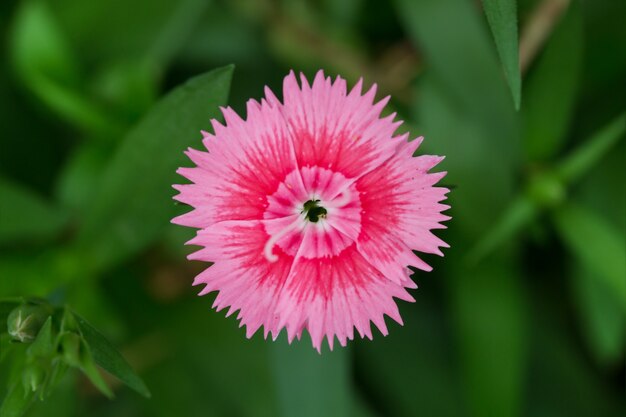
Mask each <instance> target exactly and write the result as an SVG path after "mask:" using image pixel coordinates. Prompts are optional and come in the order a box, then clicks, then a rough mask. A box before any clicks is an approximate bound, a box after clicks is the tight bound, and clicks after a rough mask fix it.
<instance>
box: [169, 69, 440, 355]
mask: <svg viewBox="0 0 626 417" xmlns="http://www.w3.org/2000/svg"><path fill="white" fill-rule="evenodd" d="M301 82H302V87H300V86H299V85H298V82H297V79H296V76H295V75H294V73H293V71H292V72H291V73H290V74H289V75H288V76H287V77H286V78H285V80H284V84H283V94H284V97H283V103H281V102H280V101H279V100H278V99H277V98H276V96H275V95H274V94H273V93H272V92H271V91H270V90H269V88H267V87H266V89H265V95H266V98H265V99H262V100H261V103H258V102H257V101H255V100H250V101H248V105H247V113H248V118H247V120H243V119H241V118H240V117H239V116H238V115H237V114H236V113H235V112H234V111H233V110H232V109H230V108H225V109H222V112H223V114H224V118H225V121H226V125H225V126H224V125H221V124H220V123H218V122H217V121H215V120H213V121H212V123H213V128H214V130H215V134H214V135H212V134H209V133H206V132H203V135H204V139H203V144H204V146H205V147H206V149H207V150H208V152H202V151H197V150H194V149H189V150H188V151H187V155H188V156H189V158H190V159H191V160H192V161H193V162H194V163H195V164H196V167H193V168H180V169H179V170H178V173H179V174H181V175H182V176H184V177H186V178H188V179H189V180H191V181H192V182H193V183H192V184H185V185H176V186H175V188H176V189H177V190H178V191H180V194H178V195H177V196H176V197H175V199H177V200H178V201H181V202H183V203H186V204H189V205H191V206H193V207H194V210H193V211H191V212H189V213H187V214H184V215H182V216H180V217H177V218H175V219H174V220H173V222H174V223H177V224H180V225H184V226H190V227H195V228H198V229H200V230H199V231H198V233H197V236H196V237H195V238H194V239H192V240H191V241H189V242H188V243H189V244H193V245H199V246H202V247H203V249H200V250H199V251H197V252H196V253H194V254H192V255H190V256H189V259H194V260H201V261H210V262H214V265H212V266H211V267H209V268H207V269H206V270H205V271H204V272H202V273H201V274H200V275H198V276H197V277H196V280H195V282H194V285H198V284H204V285H205V287H204V289H203V290H202V291H201V292H200V295H204V294H207V293H209V292H211V291H218V295H217V297H216V299H215V303H214V305H213V306H214V307H216V308H217V310H218V311H220V310H221V309H223V308H226V307H228V308H229V309H228V313H227V315H226V316H230V315H231V314H233V313H234V312H236V311H239V314H238V318H239V319H240V320H241V322H240V326H243V325H245V326H246V328H247V329H246V336H247V337H251V336H252V335H253V334H254V333H255V332H256V331H257V330H258V329H259V328H260V327H261V326H263V328H264V334H265V337H267V335H268V333H271V334H272V337H273V338H274V339H275V338H276V337H277V336H278V334H279V333H280V331H281V330H282V329H283V328H286V329H287V335H288V339H289V342H291V341H292V340H293V338H294V337H298V338H300V335H301V334H302V331H303V330H304V329H307V330H308V332H309V334H310V335H311V339H312V341H313V346H314V347H315V348H316V349H317V350H318V351H319V350H320V349H321V345H322V341H323V339H324V337H326V338H327V340H328V343H329V346H330V348H331V349H332V347H333V341H334V337H335V336H336V337H337V339H338V340H339V343H340V344H341V345H342V346H345V345H346V342H347V340H348V339H350V340H351V339H353V337H354V328H355V327H356V329H357V331H358V332H359V334H360V336H361V337H364V336H367V337H368V338H370V339H371V338H372V331H371V329H370V321H372V322H374V324H375V325H376V326H377V327H378V329H379V330H380V331H381V333H382V334H383V335H386V334H387V327H386V325H385V320H384V317H383V315H384V314H386V315H388V316H389V317H391V318H392V319H394V320H395V321H397V322H398V323H400V324H402V319H401V317H400V314H399V312H398V308H397V306H396V303H395V301H394V297H396V298H399V299H402V300H405V301H414V299H413V298H412V297H411V295H409V293H408V292H407V290H406V289H407V288H416V285H415V284H414V283H413V281H412V280H411V279H410V278H409V275H410V274H411V271H410V270H409V268H408V265H413V266H415V267H417V268H419V269H422V270H425V271H429V270H430V269H431V268H430V267H429V266H428V265H427V264H426V263H425V262H424V261H422V260H421V259H420V258H418V257H417V256H416V255H415V254H414V253H413V251H412V250H417V251H420V252H425V253H433V254H438V255H442V253H441V251H440V250H439V248H440V247H448V246H447V245H446V243H445V242H443V241H442V240H440V239H439V238H437V237H436V236H435V235H433V234H432V233H431V230H432V229H440V228H444V227H445V226H442V225H441V223H440V222H442V221H445V220H448V219H449V217H447V216H445V215H443V214H441V212H442V211H444V210H446V209H447V208H449V207H448V206H446V205H443V204H440V201H442V200H444V199H445V195H446V193H447V192H448V190H447V189H445V188H440V187H434V184H435V183H437V182H438V181H439V180H440V179H441V178H442V177H443V176H444V175H445V173H444V172H439V173H428V171H429V170H430V169H431V168H433V167H434V166H435V165H437V164H438V163H439V162H440V161H441V160H442V159H443V158H442V157H439V156H430V155H422V156H418V157H413V156H412V155H413V153H414V152H415V150H416V149H417V147H418V146H419V144H420V142H421V141H422V138H418V139H417V140H415V141H413V142H407V138H408V134H404V135H401V136H396V137H394V132H395V131H396V129H397V128H398V126H399V125H400V124H401V122H398V121H394V120H393V119H394V117H395V114H392V115H390V116H387V117H384V118H381V117H380V113H381V110H382V109H383V108H384V107H385V105H386V103H387V101H388V99H389V97H387V98H385V99H383V100H381V101H379V102H378V103H375V104H374V102H373V101H374V96H375V93H376V86H375V85H374V86H373V87H372V88H371V89H370V90H369V91H368V92H366V93H365V94H362V93H361V86H362V81H359V82H358V83H357V85H356V86H355V87H354V88H353V89H352V90H351V91H350V92H349V93H347V90H346V82H345V80H343V79H342V78H339V77H337V79H336V80H335V82H334V83H333V82H332V81H331V79H330V78H325V77H324V73H323V72H322V71H320V72H318V73H317V75H316V77H315V80H314V81H313V85H312V86H310V85H309V84H308V82H307V80H306V78H305V77H304V76H301Z"/></svg>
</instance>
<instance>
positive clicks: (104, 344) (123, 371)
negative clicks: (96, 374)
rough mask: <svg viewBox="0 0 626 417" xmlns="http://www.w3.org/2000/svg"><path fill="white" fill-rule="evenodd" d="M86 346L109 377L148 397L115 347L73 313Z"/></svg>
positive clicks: (139, 379)
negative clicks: (113, 377) (111, 376)
mask: <svg viewBox="0 0 626 417" xmlns="http://www.w3.org/2000/svg"><path fill="white" fill-rule="evenodd" d="M74 317H75V318H76V321H77V323H78V326H79V328H80V332H81V334H82V336H83V337H84V339H85V341H86V342H87V345H88V346H89V348H90V350H91V354H93V359H94V360H95V362H96V363H97V364H98V365H99V366H101V367H102V368H103V369H104V370H106V371H107V372H109V373H110V374H111V375H113V376H115V377H117V378H118V379H119V380H120V381H122V382H123V383H125V384H126V385H128V386H129V387H130V388H132V389H134V390H135V391H137V392H138V393H140V394H141V395H143V396H144V397H150V391H149V390H148V387H146V385H145V384H144V382H143V381H142V380H141V378H140V377H139V376H138V375H137V374H136V373H135V371H134V370H133V368H132V367H131V366H130V365H129V364H128V362H126V360H125V359H124V357H123V356H122V355H121V354H120V353H119V352H118V351H117V349H115V347H114V346H113V345H112V344H111V343H110V342H109V341H108V340H107V339H106V338H105V337H104V336H103V335H102V334H101V333H100V332H99V331H98V330H96V329H95V328H94V327H93V326H91V325H90V324H89V323H87V321H86V320H85V319H83V318H82V317H80V316H79V315H77V314H75V313H74Z"/></svg>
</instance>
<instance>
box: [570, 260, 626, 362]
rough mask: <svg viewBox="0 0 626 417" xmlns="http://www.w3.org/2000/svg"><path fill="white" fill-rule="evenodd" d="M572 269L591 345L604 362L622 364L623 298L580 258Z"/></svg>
mask: <svg viewBox="0 0 626 417" xmlns="http://www.w3.org/2000/svg"><path fill="white" fill-rule="evenodd" d="M571 271H572V275H573V276H572V278H573V279H572V280H571V283H570V284H571V287H572V292H573V294H574V299H575V300H576V302H575V303H574V306H575V307H576V309H577V310H578V311H577V312H578V315H579V317H580V321H581V323H582V326H581V327H582V332H583V336H584V337H585V339H586V341H587V345H588V347H589V349H590V350H591V352H592V353H593V355H594V356H595V359H596V360H597V362H598V363H599V364H600V365H602V366H604V367H607V368H609V367H611V366H618V364H619V362H620V360H621V358H622V355H623V353H624V344H625V343H626V314H624V310H623V308H622V306H621V305H620V302H619V299H618V298H617V297H615V294H614V293H613V291H612V290H611V288H609V287H608V286H607V285H605V283H604V282H603V281H602V279H600V278H599V277H598V273H597V272H596V271H593V270H591V269H589V268H588V267H586V266H584V265H581V263H580V262H579V261H577V262H574V263H573V265H572V268H571Z"/></svg>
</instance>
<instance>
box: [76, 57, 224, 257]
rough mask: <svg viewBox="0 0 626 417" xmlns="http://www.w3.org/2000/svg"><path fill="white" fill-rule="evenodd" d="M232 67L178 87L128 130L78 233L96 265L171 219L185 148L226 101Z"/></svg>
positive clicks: (144, 241) (146, 239)
mask: <svg viewBox="0 0 626 417" xmlns="http://www.w3.org/2000/svg"><path fill="white" fill-rule="evenodd" d="M232 73H233V66H227V67H222V68H218V69H216V70H213V71H211V72H208V73H206V74H204V75H201V76H198V77H196V78H193V79H191V80H189V81H188V82H186V83H185V84H184V85H182V86H180V87H178V88H177V89H175V90H174V91H173V92H171V93H170V94H168V95H167V96H166V97H165V98H164V99H162V100H161V101H160V102H159V103H157V104H156V105H155V106H154V108H153V109H152V110H151V111H150V112H149V113H148V114H147V115H146V116H145V117H144V118H143V119H142V120H141V122H140V123H139V124H138V125H137V126H136V127H135V128H134V129H133V130H132V131H131V132H130V133H129V134H128V135H127V137H126V138H125V139H124V141H123V142H122V144H121V145H120V147H119V149H118V150H117V152H116V155H115V156H114V158H113V160H112V162H111V164H110V165H109V167H108V168H107V170H106V172H105V173H104V178H103V180H102V183H101V184H100V187H99V191H98V193H97V196H96V198H95V199H94V201H93V204H92V205H91V209H90V210H88V212H87V215H86V218H85V223H84V227H83V229H82V230H81V232H80V235H79V246H80V247H81V248H85V250H86V252H87V254H86V255H87V256H88V257H89V259H91V260H92V261H93V262H94V265H95V267H96V268H97V269H100V268H105V267H107V266H110V265H113V264H115V263H116V262H119V261H120V260H122V259H125V258H126V257H128V256H130V255H132V254H133V253H136V252H137V251H139V250H141V249H143V248H144V247H145V246H146V245H148V244H150V243H151V242H152V241H153V240H154V239H155V238H156V237H157V236H158V235H159V233H160V232H161V231H162V230H163V228H164V227H165V226H166V225H167V224H168V223H169V220H170V219H171V217H172V215H173V213H174V212H175V205H174V202H173V201H172V196H173V194H174V193H173V191H172V188H171V186H172V184H174V183H175V182H177V181H178V180H177V176H176V173H175V171H176V168H177V167H180V166H182V165H184V164H186V163H187V160H186V157H185V155H184V154H183V151H184V150H185V149H186V148H187V147H189V146H192V145H194V146H199V145H200V143H201V142H200V139H199V138H200V130H201V129H208V127H209V126H210V123H209V121H210V119H211V118H215V117H218V114H219V112H218V106H220V105H225V104H226V101H227V98H228V92H229V88H230V81H231V77H232Z"/></svg>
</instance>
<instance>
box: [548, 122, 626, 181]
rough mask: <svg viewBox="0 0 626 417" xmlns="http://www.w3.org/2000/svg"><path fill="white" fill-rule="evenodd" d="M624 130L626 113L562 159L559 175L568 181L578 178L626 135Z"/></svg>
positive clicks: (557, 169)
mask: <svg viewBox="0 0 626 417" xmlns="http://www.w3.org/2000/svg"><path fill="white" fill-rule="evenodd" d="M624 132H626V113H624V114H622V115H620V116H619V117H617V118H616V119H615V120H613V121H612V122H610V123H609V124H608V125H607V126H605V127H604V128H602V130H600V131H599V132H598V133H596V134H595V135H593V136H592V137H591V138H589V139H588V140H587V141H585V143H583V144H582V145H581V146H580V147H579V148H578V149H576V150H574V151H573V152H572V153H571V154H570V155H569V156H567V157H566V158H565V159H564V160H563V161H561V162H560V163H559V164H558V165H557V168H556V173H557V175H558V176H559V177H560V178H561V179H562V180H563V181H564V182H566V183H572V182H574V181H576V180H578V179H579V178H580V177H582V176H583V175H584V174H585V173H586V172H587V171H589V170H590V169H591V168H593V167H594V166H595V165H596V164H597V163H598V162H599V161H600V160H601V158H602V157H603V156H604V155H606V153H607V152H608V151H609V150H611V148H612V147H613V146H614V145H615V144H617V142H618V141H619V140H620V139H622V138H623V137H624Z"/></svg>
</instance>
